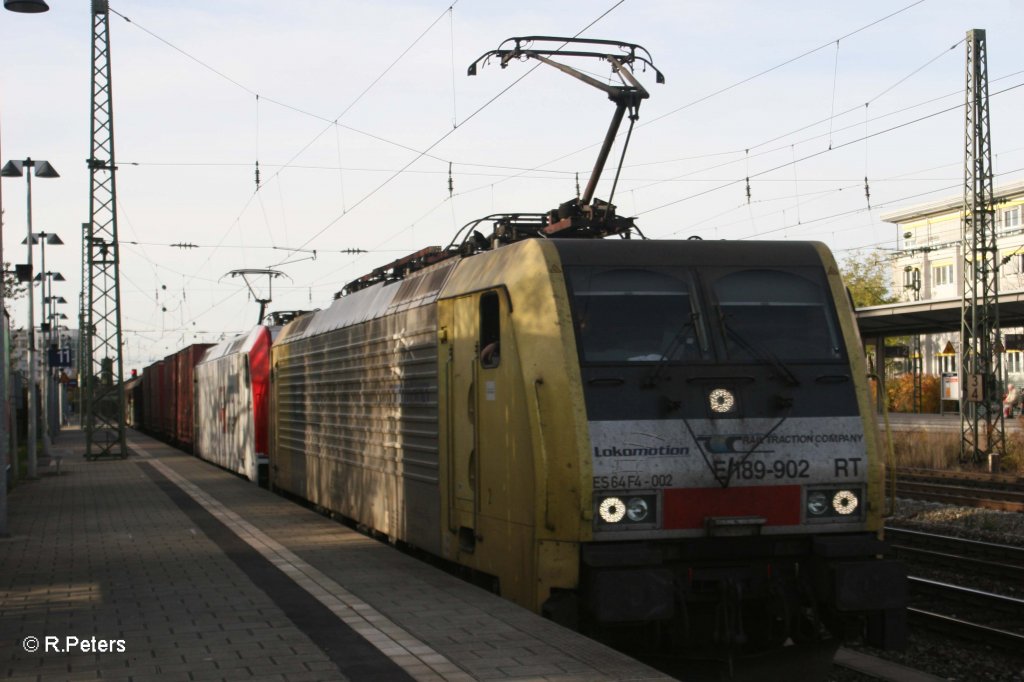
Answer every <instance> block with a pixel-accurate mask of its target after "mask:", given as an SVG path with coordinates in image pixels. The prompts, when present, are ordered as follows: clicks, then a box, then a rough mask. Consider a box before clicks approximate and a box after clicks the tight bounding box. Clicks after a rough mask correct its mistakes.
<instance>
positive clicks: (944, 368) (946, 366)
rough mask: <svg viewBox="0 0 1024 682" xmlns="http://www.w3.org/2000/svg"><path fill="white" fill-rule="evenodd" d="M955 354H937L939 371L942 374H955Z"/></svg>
mask: <svg viewBox="0 0 1024 682" xmlns="http://www.w3.org/2000/svg"><path fill="white" fill-rule="evenodd" d="M957 370H958V368H957V366H956V356H955V355H940V356H939V372H941V373H943V374H956V373H957Z"/></svg>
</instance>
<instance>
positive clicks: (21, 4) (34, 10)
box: [4, 0, 50, 14]
mask: <svg viewBox="0 0 1024 682" xmlns="http://www.w3.org/2000/svg"><path fill="white" fill-rule="evenodd" d="M4 9H7V10H10V11H12V12H21V13H22V14H38V13H39V12H46V11H47V10H49V9H50V6H49V5H47V4H46V1H45V0H4Z"/></svg>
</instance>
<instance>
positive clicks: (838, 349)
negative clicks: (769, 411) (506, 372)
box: [566, 266, 845, 364]
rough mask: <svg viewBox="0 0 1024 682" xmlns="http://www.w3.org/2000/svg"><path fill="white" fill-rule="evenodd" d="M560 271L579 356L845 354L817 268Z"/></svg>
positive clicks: (590, 359)
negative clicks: (568, 294) (563, 273)
mask: <svg viewBox="0 0 1024 682" xmlns="http://www.w3.org/2000/svg"><path fill="white" fill-rule="evenodd" d="M566 274H567V279H568V284H569V288H570V292H571V297H572V306H573V320H574V325H575V331H576V340H577V344H578V346H579V349H580V360H581V362H583V363H585V364H591V363H623V362H626V363H637V362H655V363H664V362H686V363H700V362H711V361H719V362H727V361H732V362H737V361H738V362H748V361H752V362H761V361H763V359H764V357H765V356H768V357H773V358H778V359H781V360H786V361H796V362H800V361H805V362H838V361H843V360H845V353H844V351H843V344H842V340H841V337H840V332H839V325H838V322H837V320H836V317H835V311H834V309H833V305H832V302H831V300H830V299H829V297H828V288H827V284H826V282H825V278H824V275H823V273H822V272H821V269H820V268H812V267H787V268H786V269H775V268H764V267H760V268H757V267H752V268H751V267H748V268H728V269H726V268H714V267H703V268H702V267H692V268H691V267H675V268H672V267H665V266H657V267H650V268H638V267H635V266H629V267H614V266H570V267H567V268H566ZM702 295H703V296H706V299H705V298H702Z"/></svg>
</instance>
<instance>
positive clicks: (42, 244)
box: [21, 171, 64, 457]
mask: <svg viewBox="0 0 1024 682" xmlns="http://www.w3.org/2000/svg"><path fill="white" fill-rule="evenodd" d="M54 172H56V171H54ZM29 237H31V240H30V241H31V242H32V244H33V245H35V244H39V258H40V263H39V265H40V269H39V274H37V275H36V276H35V277H33V278H32V281H34V282H39V338H40V339H41V342H42V344H43V349H42V350H43V353H42V358H41V359H40V362H39V365H40V371H39V391H40V393H41V394H42V395H41V396H40V398H39V404H40V406H41V407H42V414H41V415H40V419H39V421H40V422H42V425H41V426H42V432H43V454H44V455H46V456H47V457H49V456H50V445H51V440H50V400H51V393H52V391H51V390H50V386H49V382H48V381H47V380H46V377H47V376H48V375H49V372H48V371H47V369H48V364H49V363H47V361H46V359H47V356H48V353H47V351H48V350H49V344H47V342H46V341H47V339H48V334H47V330H46V327H47V319H46V297H47V296H49V295H50V293H49V290H48V287H47V285H48V284H50V282H51V278H52V277H53V276H54V275H57V274H58V273H53V272H48V271H47V270H46V245H47V244H50V245H51V246H63V244H64V240H62V239H61V238H60V237H58V236H57V235H56V234H54V233H53V232H30V233H29ZM29 237H26V238H25V241H22V242H21V243H22V244H25V243H27V242H28V241H29ZM30 248H31V246H30ZM30 262H31V261H30ZM59 276H60V281H63V280H64V275H59Z"/></svg>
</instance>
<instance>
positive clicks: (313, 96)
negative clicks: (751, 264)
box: [0, 0, 1024, 374]
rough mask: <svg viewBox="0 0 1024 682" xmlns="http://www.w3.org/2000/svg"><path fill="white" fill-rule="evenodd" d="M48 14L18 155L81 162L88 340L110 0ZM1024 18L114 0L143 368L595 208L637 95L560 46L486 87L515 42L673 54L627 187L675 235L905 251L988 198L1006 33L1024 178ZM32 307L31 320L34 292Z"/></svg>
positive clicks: (57, 192)
mask: <svg viewBox="0 0 1024 682" xmlns="http://www.w3.org/2000/svg"><path fill="white" fill-rule="evenodd" d="M49 4H50V7H51V9H50V11H49V12H46V13H42V14H34V15H25V14H15V13H11V12H2V13H0V44H3V45H4V54H5V55H6V58H5V59H4V60H3V62H2V63H0V156H2V160H3V161H4V162H6V161H7V160H10V159H24V158H26V157H32V158H34V159H45V160H48V161H49V162H50V163H51V164H52V165H53V166H54V167H55V168H56V169H57V170H58V172H60V174H61V177H60V178H58V179H37V180H34V182H33V185H32V189H33V192H32V211H33V230H35V231H37V232H38V231H45V232H55V233H57V234H58V235H60V237H61V238H62V239H63V241H64V242H65V244H64V245H63V246H51V247H48V248H47V250H46V259H47V269H48V270H56V271H60V272H61V273H62V274H63V275H64V276H65V277H66V280H67V281H66V282H63V283H58V284H56V285H55V289H54V293H55V294H58V295H61V296H63V297H64V298H65V299H67V300H68V301H69V303H68V304H67V305H66V306H62V307H61V310H62V312H64V313H65V314H66V315H68V317H69V322H70V323H71V324H70V326H72V327H76V326H77V324H76V320H77V313H78V303H77V302H78V296H79V292H80V290H81V261H82V251H81V230H82V228H81V225H82V223H83V222H86V221H88V219H89V174H88V169H87V167H86V163H85V160H86V159H87V158H88V157H89V155H90V153H91V152H90V139H89V131H90V117H91V109H90V107H91V102H90V95H91V80H90V79H91V63H90V60H91V46H92V18H91V15H90V7H91V2H89V1H87V0H79V1H78V2H71V1H69V0H49ZM1022 25H1024V3H1020V2H1019V1H1016V0H1005V1H1003V0H981V1H978V2H964V1H962V0H898V1H895V2H880V1H875V0H864V1H862V2H858V3H833V2H827V3H826V2H820V1H817V2H811V1H809V0H807V1H804V0H791V1H773V2H758V1H755V0H742V1H740V0H714V1H706V2H705V1H696V0H693V1H691V0H674V1H670V0H622V1H621V2H620V1H619V0H559V1H558V2H551V0H543V1H542V0H520V1H519V2H515V3H506V2H502V3H499V2H494V1H493V0H457V1H456V2H455V3H454V4H453V3H452V2H451V0H444V1H440V2H434V1H431V0H416V1H412V0H405V1H401V0H387V1H380V2H350V1H349V0H317V1H314V0H291V1H290V2H265V1H264V0H245V2H242V1H241V0H218V2H208V1H206V0H204V1H201V2H200V1H199V0H178V1H176V2H174V3H166V2H154V1H153V0H148V1H145V0H118V1H117V2H112V3H111V14H110V42H111V63H112V92H113V98H114V105H113V110H114V114H113V117H114V139H115V154H116V156H115V158H116V161H117V165H118V171H117V173H116V182H117V202H118V231H119V240H120V244H121V264H120V276H121V279H120V282H121V316H122V330H123V335H124V344H125V345H124V355H123V360H124V367H125V373H126V374H127V373H128V372H129V370H130V369H132V368H136V369H139V370H140V371H141V370H142V368H143V367H145V366H146V365H148V364H150V363H152V362H154V361H156V360H157V359H160V358H162V357H164V356H166V355H168V354H170V353H172V352H175V351H176V350H178V349H180V348H182V347H184V346H186V345H189V344H191V343H199V342H207V343H209V342H216V341H218V340H220V339H222V338H226V337H230V336H233V335H235V334H238V333H241V332H243V331H245V330H247V329H249V328H251V327H252V326H253V325H255V324H256V322H257V319H258V315H259V304H258V303H257V302H255V300H254V298H255V297H260V298H272V302H271V303H270V305H269V309H270V310H299V309H303V310H308V309H314V308H325V307H327V306H329V305H330V303H331V301H332V299H333V297H334V294H335V292H337V291H339V290H341V289H342V287H344V285H345V284H346V283H347V282H350V281H352V280H354V279H356V278H358V277H360V276H362V275H364V274H366V273H368V272H370V271H371V270H372V269H374V268H375V267H378V266H380V265H382V264H384V263H387V262H389V261H392V260H394V259H397V258H400V257H402V256H404V255H407V254H409V253H411V252H414V251H417V250H419V249H421V248H423V247H425V246H430V245H436V246H446V245H447V244H448V243H449V242H450V241H451V240H452V239H453V237H454V236H455V234H456V232H457V231H458V230H459V228H461V227H462V226H463V225H465V224H466V223H468V222H470V221H471V220H474V219H476V218H480V217H483V216H485V215H489V214H492V213H499V212H543V211H547V210H549V209H552V208H555V207H557V206H558V204H560V203H562V202H565V201H567V200H569V199H572V198H573V197H575V195H576V182H577V179H576V178H577V175H578V176H579V182H580V184H581V185H585V184H586V181H587V178H588V177H589V174H590V171H591V168H592V167H593V164H594V159H595V158H596V155H597V149H598V146H599V144H600V142H601V140H602V139H603V137H604V135H605V132H606V130H607V127H608V124H609V122H610V121H611V116H612V113H613V110H614V105H613V104H612V103H611V102H610V101H609V100H608V99H607V96H606V95H605V94H604V93H602V92H601V91H599V90H598V89H596V88H594V87H591V86H590V85H587V84H584V83H582V82H580V81H577V80H575V79H572V78H570V77H569V76H567V75H565V74H563V73H561V72H559V71H557V70H555V69H553V68H551V67H549V66H547V65H538V64H537V62H534V61H531V62H518V61H517V62H512V63H510V64H508V66H507V68H505V69H502V68H501V67H500V65H499V64H498V63H496V62H493V61H492V62H490V63H488V64H485V65H484V66H483V67H482V68H480V69H479V70H478V73H477V75H476V76H473V77H469V76H467V67H468V66H469V65H470V64H471V63H473V62H474V61H475V60H476V59H477V58H478V57H480V56H481V55H483V54H485V53H486V52H488V51H490V50H493V49H497V48H498V47H499V46H500V45H501V43H502V41H503V40H505V39H506V38H509V37H513V36H527V35H547V36H575V35H577V34H578V35H579V36H580V37H584V38H601V39H610V40H621V41H624V42H630V43H637V44H639V45H641V46H643V47H644V48H646V49H647V50H648V52H649V53H650V55H651V58H652V61H653V63H654V65H655V66H656V67H657V68H658V69H659V70H660V71H661V72H662V73H663V74H664V76H665V81H666V82H665V83H664V84H656V83H655V79H654V74H653V73H652V72H651V71H649V70H648V71H647V72H646V73H645V72H644V71H642V70H641V71H638V73H637V77H638V79H639V80H640V81H641V82H642V83H643V84H644V86H645V87H646V88H647V90H648V91H649V92H650V98H649V99H648V100H645V101H644V102H643V103H642V105H641V107H640V109H639V119H638V121H637V123H636V128H635V129H634V131H633V134H632V139H631V142H630V145H629V148H628V150H627V153H626V156H625V160H624V166H623V169H622V171H621V178H620V180H619V183H618V186H617V188H616V190H615V195H614V198H613V202H614V203H615V204H616V205H617V206H618V207H619V213H620V214H624V215H630V216H636V218H637V224H638V225H639V227H640V229H641V230H642V231H643V233H644V234H645V235H646V236H647V237H649V238H654V239H685V238H687V237H690V236H700V237H702V238H704V239H744V240H750V239H790V240H796V239H813V240H820V241H823V242H825V243H826V244H828V245H829V246H830V247H831V248H832V249H833V251H834V252H835V253H836V256H837V258H839V259H840V260H842V259H844V258H848V257H851V256H852V255H855V254H859V253H864V252H865V251H868V250H872V249H882V250H893V249H896V248H898V246H899V244H898V235H897V230H896V227H895V226H894V225H892V224H890V223H887V222H885V221H884V220H882V218H881V216H882V215H884V214H886V213H887V212H891V211H894V210H897V209H901V208H906V207H908V206H912V205H915V204H921V203H925V202H929V201H932V200H937V199H942V198H946V197H950V196H957V195H960V194H962V189H961V187H962V183H963V149H964V139H965V137H964V110H963V102H964V87H965V85H964V82H965V59H966V47H965V42H964V41H965V38H966V34H967V31H968V30H970V29H985V30H986V32H987V57H988V70H989V83H990V85H989V91H990V95H991V99H990V121H991V135H992V150H993V167H994V173H995V184H996V185H997V186H998V185H1000V184H1006V183H1010V182H1014V181H1019V180H1022V179H1024V127H1022V126H1020V125H1019V121H1020V120H1021V112H1022V109H1024V87H1022V86H1024V53H1022V52H1021V51H1020V49H1019V47H1018V45H1019V34H1020V27H1021V26H1022ZM566 61H567V63H570V64H572V65H573V66H576V67H579V68H580V69H582V70H584V71H586V72H587V73H589V74H592V75H593V76H594V77H595V78H598V79H599V80H601V81H603V82H614V81H609V79H610V78H612V76H611V72H610V68H609V65H608V63H607V62H602V61H599V60H594V59H591V60H583V61H581V60H568V59H567V60H566ZM622 140H623V136H620V137H619V139H618V141H617V143H616V146H615V148H614V150H613V152H612V154H611V157H610V161H609V164H608V167H607V169H606V171H605V173H604V174H603V176H602V180H601V183H600V184H599V186H598V190H597V196H598V197H600V198H603V199H607V198H608V196H609V193H610V192H611V189H612V179H613V178H614V176H615V170H616V167H617V165H618V159H619V157H620V154H621V151H622V148H621V143H622ZM257 162H258V163H259V171H260V184H259V185H258V186H257V184H256V180H255V170H256V163H257ZM748 178H749V181H748ZM865 179H866V182H865ZM449 182H450V183H451V191H449ZM865 184H866V185H867V193H866V192H865ZM748 187H749V198H748ZM2 191H3V194H2V201H3V210H4V226H3V246H4V259H5V260H7V261H9V262H12V263H19V262H25V260H26V253H25V248H26V247H25V246H23V245H22V244H21V241H22V240H23V239H24V238H25V234H26V193H25V182H24V180H21V179H18V178H5V179H4V180H3V184H2ZM866 194H870V196H869V197H868V196H866ZM174 245H178V246H174ZM182 245H189V246H182ZM37 249H38V247H37ZM351 250H362V251H364V253H352V252H351ZM314 251H315V253H314ZM34 258H35V260H36V266H37V271H38V263H39V260H38V259H39V252H38V250H37V251H36V253H35V256H34ZM242 269H272V270H275V271H278V272H279V273H281V274H280V276H278V277H275V278H274V279H273V281H272V282H271V280H270V278H269V277H267V276H261V277H250V278H249V280H250V282H251V283H252V285H253V286H254V287H255V293H256V296H255V297H254V296H253V294H252V293H251V292H250V291H249V289H248V287H247V285H246V282H245V281H244V279H243V278H241V277H238V276H231V275H230V273H231V272H232V271H237V270H242ZM268 284H272V289H271V290H270V291H269V292H268V290H267V288H268ZM37 301H38V294H37ZM8 309H9V311H10V312H11V314H12V315H13V318H14V324H15V326H16V327H22V326H24V324H25V319H26V318H27V307H26V304H25V301H24V299H19V300H15V301H11V302H9V304H8ZM37 320H38V314H37Z"/></svg>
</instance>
